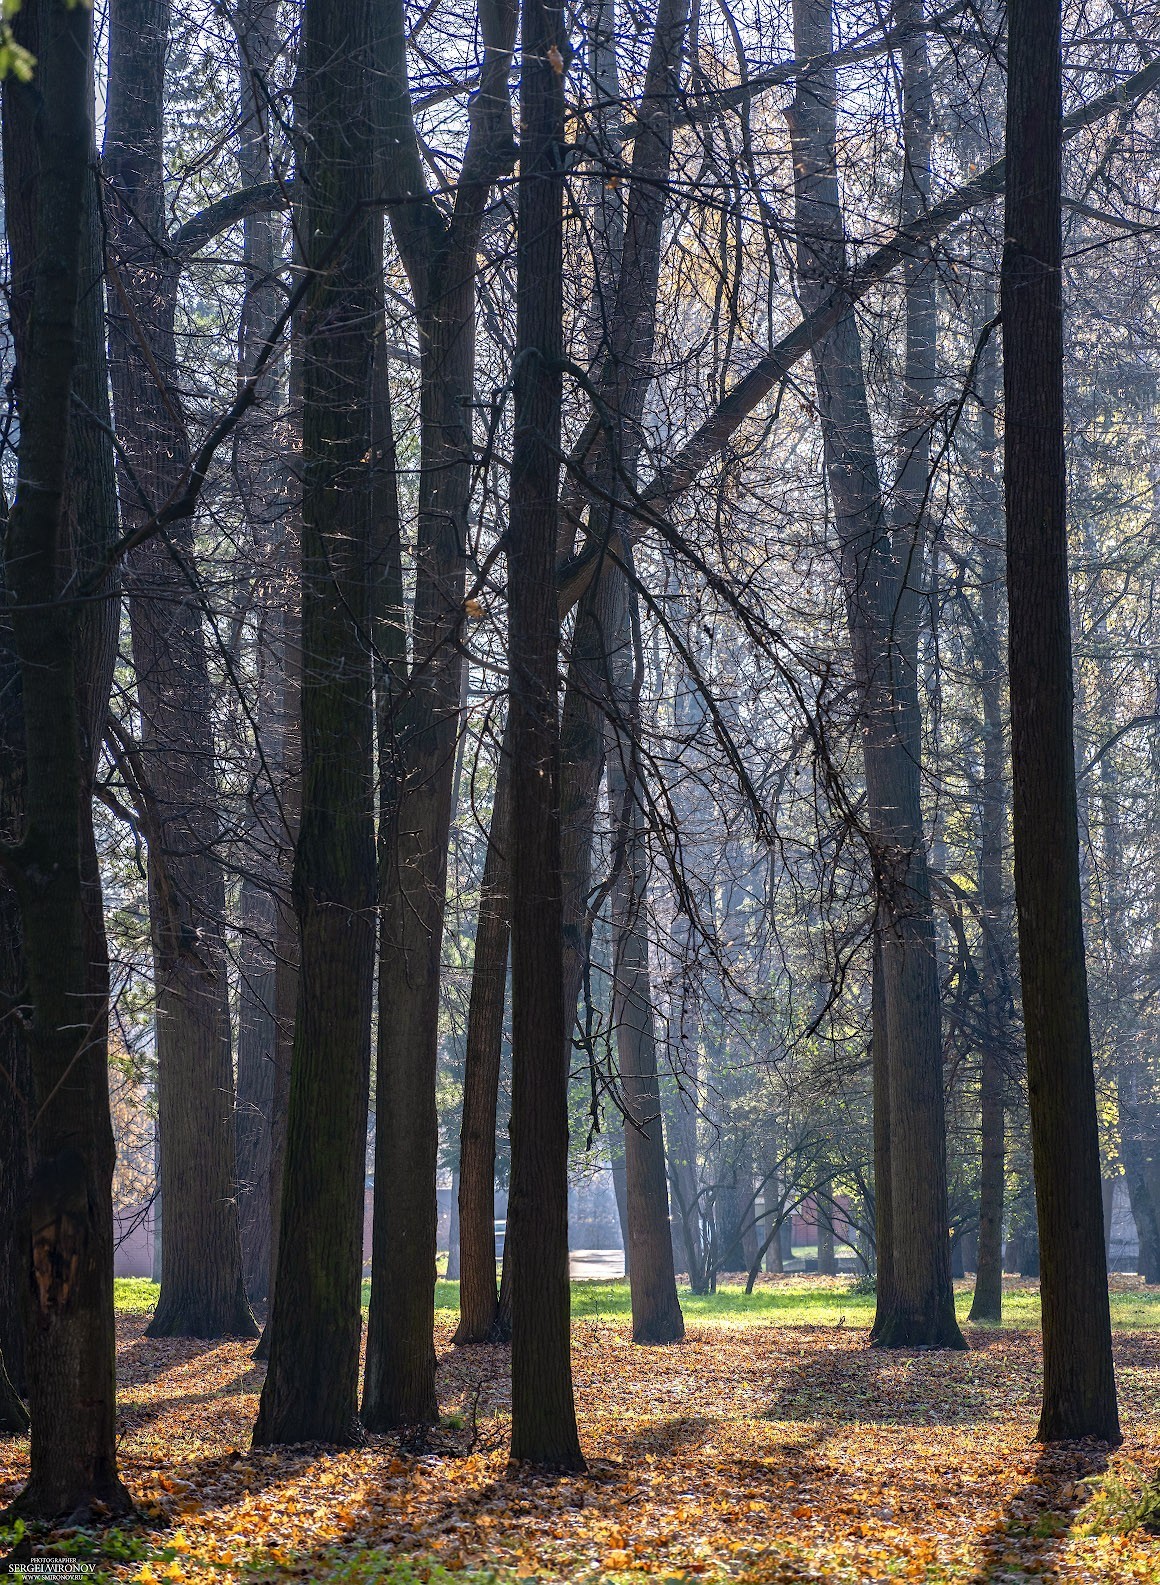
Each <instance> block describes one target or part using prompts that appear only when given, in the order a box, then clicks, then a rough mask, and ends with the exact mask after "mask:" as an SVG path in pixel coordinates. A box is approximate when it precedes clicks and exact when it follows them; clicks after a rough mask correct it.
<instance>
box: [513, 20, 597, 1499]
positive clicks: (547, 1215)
mask: <svg viewBox="0 0 1160 1585" xmlns="http://www.w3.org/2000/svg"><path fill="white" fill-rule="evenodd" d="M567 48H568V40H567V34H566V31H565V23H564V15H563V9H562V7H561V6H559V5H558V4H553V3H550V0H524V4H523V9H522V27H521V56H520V126H521V129H522V130H521V139H520V174H519V221H518V227H517V243H516V357H515V369H516V373H515V436H514V441H513V446H512V473H511V526H510V531H509V532H510V540H509V548H508V678H509V682H508V687H509V695H508V701H509V702H508V713H509V718H510V720H511V723H512V771H513V774H512V828H511V829H512V872H511V927H512V933H511V951H512V1118H511V1147H512V1172H511V1196H510V1208H511V1211H512V1213H513V1216H514V1220H515V1221H516V1223H517V1225H518V1227H519V1233H520V1236H519V1238H518V1240H517V1242H516V1243H515V1245H514V1247H513V1248H512V1250H511V1252H510V1259H511V1286H512V1440H511V1460H512V1463H513V1464H515V1465H518V1464H533V1465H538V1466H540V1467H548V1468H552V1469H562V1470H583V1468H584V1458H583V1455H582V1454H581V1452H580V1439H579V1435H578V1432H577V1429H576V1409H575V1403H574V1400H573V1394H572V1359H571V1288H570V1283H569V1278H568V1068H567V1065H566V1064H565V1063H564V1062H563V1061H562V1060H561V1057H562V1053H563V1050H564V1045H565V1037H566V1033H567V1024H566V1012H565V1002H564V986H563V973H562V970H563V901H562V883H561V851H560V803H559V785H560V783H559V776H560V728H559V719H558V715H557V696H556V671H557V664H558V652H559V642H560V621H559V615H558V612H557V598H556V576H555V570H556V545H557V539H558V535H559V462H558V457H559V450H560V408H561V393H562V375H561V368H562V361H563V351H564V346H563V340H564V337H563V313H564V294H563V237H564V165H565V160H564V78H563V70H564V68H563V61H564V54H565V52H566V51H567Z"/></svg>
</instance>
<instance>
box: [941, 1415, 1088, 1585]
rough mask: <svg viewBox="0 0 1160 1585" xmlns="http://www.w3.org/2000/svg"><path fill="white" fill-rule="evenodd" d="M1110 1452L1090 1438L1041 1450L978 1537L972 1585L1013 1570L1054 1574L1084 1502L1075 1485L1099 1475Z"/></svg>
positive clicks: (988, 1583)
mask: <svg viewBox="0 0 1160 1585" xmlns="http://www.w3.org/2000/svg"><path fill="white" fill-rule="evenodd" d="M1108 1452H1109V1449H1108V1447H1107V1444H1106V1443H1104V1442H1094V1441H1090V1440H1089V1441H1083V1442H1060V1443H1055V1444H1052V1445H1051V1446H1049V1447H1044V1448H1042V1449H1041V1450H1040V1453H1039V1456H1038V1458H1037V1459H1036V1461H1035V1466H1034V1468H1033V1470H1032V1472H1031V1474H1030V1475H1029V1476H1028V1477H1027V1479H1026V1480H1025V1481H1024V1482H1023V1484H1022V1485H1021V1486H1020V1487H1019V1488H1018V1489H1017V1490H1016V1492H1015V1493H1014V1494H1013V1496H1012V1497H1011V1499H1010V1501H1009V1502H1008V1504H1007V1506H1006V1507H1005V1508H1004V1510H1003V1513H1002V1516H1001V1517H1000V1519H999V1520H998V1522H997V1523H996V1524H994V1525H993V1526H992V1527H991V1528H990V1529H989V1530H988V1531H987V1532H986V1533H985V1534H984V1535H983V1536H981V1537H980V1539H979V1543H978V1545H979V1551H980V1553H981V1561H980V1563H979V1566H978V1569H977V1571H976V1573H975V1574H973V1575H972V1576H971V1582H970V1585H992V1582H995V1581H999V1580H1006V1579H1008V1578H1010V1577H1011V1575H1012V1574H1013V1573H1015V1574H1017V1575H1018V1577H1022V1576H1023V1575H1024V1574H1026V1575H1030V1574H1035V1575H1037V1576H1040V1577H1042V1578H1045V1579H1046V1578H1051V1577H1053V1576H1052V1575H1050V1574H1049V1573H1048V1570H1049V1569H1050V1567H1051V1564H1052V1559H1053V1557H1054V1555H1055V1553H1056V1551H1057V1549H1058V1547H1059V1545H1060V1542H1061V1541H1062V1540H1063V1538H1064V1537H1065V1536H1066V1535H1067V1532H1068V1530H1069V1529H1070V1527H1071V1523H1072V1521H1073V1519H1074V1517H1075V1514H1076V1511H1077V1510H1078V1509H1079V1508H1080V1507H1081V1506H1082V1505H1083V1503H1084V1501H1085V1495H1084V1493H1083V1492H1082V1491H1080V1492H1077V1491H1076V1489H1075V1488H1076V1484H1077V1482H1081V1481H1085V1480H1087V1479H1089V1478H1090V1477H1091V1476H1093V1475H1102V1474H1103V1473H1104V1471H1105V1470H1106V1469H1107V1467H1108Z"/></svg>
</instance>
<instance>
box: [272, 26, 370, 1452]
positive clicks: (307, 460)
mask: <svg viewBox="0 0 1160 1585" xmlns="http://www.w3.org/2000/svg"><path fill="white" fill-rule="evenodd" d="M380 60H381V55H380V40H379V36H378V31H377V10H376V7H375V6H374V5H373V4H372V0H355V3H352V4H350V5H348V6H345V7H342V8H339V7H336V6H334V5H333V4H330V3H329V0H309V3H308V4H307V6H306V10H305V15H304V20H303V35H302V58H301V65H300V73H301V87H300V94H301V101H300V102H301V106H302V123H303V131H304V136H303V144H302V147H303V156H302V159H303V180H302V183H301V187H300V191H301V194H302V198H301V202H300V204H299V207H298V212H297V215H296V230H297V235H298V236H299V237H300V238H301V239H302V244H301V245H302V249H303V267H304V268H305V269H307V270H308V271H310V272H311V285H310V288H309V290H308V291H307V293H306V296H305V298H304V299H303V304H302V310H301V324H300V331H301V338H302V656H303V666H302V684H301V700H302V707H301V720H302V823H301V830H300V832H299V836H298V843H297V852H296V855H295V864H294V906H295V912H296V915H297V919H298V933H299V949H300V964H299V974H298V1002H297V1018H296V1021H295V1029H294V1050H293V1059H292V1063H291V1072H290V1092H289V1099H288V1117H287V1131H286V1158H285V1167H284V1173H283V1188H282V1201H281V1214H280V1222H279V1235H278V1264H277V1276H276V1283H275V1291H274V1302H273V1310H272V1315H271V1322H270V1327H269V1340H268V1343H269V1355H270V1364H269V1369H268V1372H267V1376H266V1382H265V1386H264V1387H263V1389H262V1398H261V1404H260V1407H259V1411H258V1420H257V1424H256V1425H255V1427H254V1443H255V1445H264V1444H269V1443H276V1442H304V1441H320V1442H331V1443H348V1442H351V1441H353V1440H355V1439H356V1438H357V1436H358V1434H359V1433H358V1417H357V1403H358V1366H359V1344H360V1333H361V1325H360V1287H361V1278H362V1221H363V1182H364V1176H365V1158H366V1126H367V1098H368V1088H369V1082H370V1017H371V997H372V988H373V973H374V858H375V854H374V801H373V800H374V790H373V784H372V761H373V730H374V708H373V690H372V675H371V657H370V648H369V645H368V642H367V639H368V633H369V624H370V620H371V613H372V604H371V565H370V563H371V538H372V527H373V525H372V505H373V501H374V493H373V486H374V477H375V475H374V470H373V469H371V468H369V467H367V465H366V459H367V455H368V452H369V451H370V449H371V446H372V443H373V439H374V434H373V430H374V426H373V421H372V411H373V401H372V392H373V383H372V382H373V363H374V336H373V327H374V326H375V325H376V324H377V322H378V320H377V316H378V311H379V304H380V297H381V272H382V229H381V224H380V222H379V220H378V218H377V216H376V215H375V213H374V211H373V210H372V209H371V208H370V206H369V203H368V199H369V198H370V196H371V193H372V190H373V189H374V188H375V186H376V159H377V157H378V154H379V152H380V147H381V145H380V137H381V115H380V111H379V93H380V87H379V81H380V80H379V65H380ZM338 107H341V115H338V114H336V111H337V109H338ZM368 331H370V332H371V333H368Z"/></svg>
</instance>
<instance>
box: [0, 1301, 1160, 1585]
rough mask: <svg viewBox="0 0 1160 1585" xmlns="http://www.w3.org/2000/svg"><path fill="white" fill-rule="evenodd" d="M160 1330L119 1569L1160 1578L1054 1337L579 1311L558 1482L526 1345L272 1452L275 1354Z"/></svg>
mask: <svg viewBox="0 0 1160 1585" xmlns="http://www.w3.org/2000/svg"><path fill="white" fill-rule="evenodd" d="M144 1326H145V1319H144V1318H143V1317H125V1318H123V1319H122V1321H121V1324H120V1347H119V1373H120V1380H121V1383H122V1389H121V1390H122V1399H121V1421H122V1434H121V1461H122V1471H123V1473H124V1476H125V1478H126V1480H127V1482H128V1483H129V1485H130V1487H131V1489H132V1490H133V1492H134V1494H135V1496H136V1497H137V1499H138V1502H139V1504H140V1508H141V1515H142V1517H141V1521H140V1523H139V1524H138V1525H136V1526H133V1527H130V1528H129V1529H127V1530H125V1531H123V1532H121V1533H119V1534H118V1535H117V1536H115V1537H113V1538H112V1539H111V1540H110V1539H108V1538H106V1540H105V1541H103V1542H101V1543H100V1554H99V1555H100V1558H101V1561H100V1565H99V1566H100V1569H101V1572H102V1573H104V1574H105V1575H106V1576H107V1577H109V1578H116V1579H124V1580H134V1581H137V1582H139V1585H153V1582H162V1581H181V1580H189V1581H207V1580H218V1581H220V1580H222V1579H223V1578H229V1577H233V1576H236V1575H239V1574H243V1573H244V1574H246V1576H247V1577H248V1578H251V1579H282V1578H285V1579H290V1578H293V1577H299V1578H311V1579H326V1578H334V1579H336V1580H343V1581H351V1582H357V1585H362V1582H364V1581H369V1580H372V1579H381V1580H383V1581H393V1580H400V1581H401V1580H416V1581H419V1580H423V1579H426V1578H427V1577H428V1576H430V1577H432V1578H435V1579H439V1580H447V1581H449V1582H450V1581H451V1580H454V1579H455V1578H456V1577H457V1575H456V1571H458V1570H460V1569H462V1570H464V1571H480V1573H479V1574H475V1573H471V1572H468V1573H467V1574H466V1577H467V1578H471V1579H476V1578H480V1577H483V1578H487V1577H489V1573H488V1571H491V1573H492V1574H493V1576H494V1577H495V1578H496V1579H498V1580H502V1581H506V1580H508V1579H521V1578H531V1577H541V1578H544V1579H548V1580H555V1581H567V1582H573V1581H586V1580H593V1581H595V1580H600V1581H605V1580H614V1581H617V1582H620V1581H629V1580H634V1579H635V1580H640V1581H642V1582H643V1581H644V1580H646V1579H652V1580H657V1579H660V1580H666V1581H674V1580H684V1579H688V1580H711V1581H712V1580H718V1581H722V1580H730V1581H734V1580H736V1581H744V1582H746V1585H774V1582H776V1581H794V1580H798V1581H803V1580H809V1581H817V1582H829V1581H833V1582H835V1585H838V1582H840V1585H854V1582H862V1581H868V1580H874V1581H877V1580H887V1579H895V1578H897V1579H904V1580H923V1581H928V1582H931V1585H934V1582H936V1581H952V1580H968V1581H979V1582H982V1581H996V1582H1003V1581H1011V1582H1014V1581H1020V1580H1026V1579H1029V1578H1033V1577H1037V1578H1042V1579H1048V1580H1088V1581H1095V1582H1100V1585H1116V1582H1120V1581H1140V1580H1145V1581H1147V1580H1151V1581H1160V1539H1157V1538H1156V1537H1155V1536H1153V1535H1152V1534H1150V1533H1149V1532H1148V1531H1147V1530H1146V1529H1143V1528H1139V1527H1137V1528H1132V1527H1131V1526H1127V1527H1121V1528H1119V1529H1117V1528H1116V1527H1114V1526H1111V1525H1109V1524H1106V1523H1100V1522H1087V1520H1088V1518H1089V1517H1090V1515H1091V1514H1092V1513H1096V1514H1097V1518H1098V1509H1099V1503H1098V1502H1096V1503H1095V1504H1093V1503H1092V1502H1091V1495H1092V1491H1093V1484H1092V1483H1093V1481H1094V1482H1095V1483H1096V1486H1095V1488H1094V1489H1096V1490H1098V1489H1099V1480H1100V1477H1101V1472H1102V1471H1104V1469H1105V1467H1106V1465H1107V1463H1108V1460H1107V1458H1106V1455H1105V1454H1104V1453H1103V1452H1102V1451H1101V1450H1100V1449H1099V1448H1096V1447H1084V1446H1075V1447H1070V1448H1065V1449H1049V1450H1044V1449H1042V1448H1039V1447H1037V1446H1036V1445H1035V1443H1034V1441H1033V1435H1034V1430H1035V1419H1036V1407H1037V1395H1038V1389H1039V1373H1040V1360H1039V1339H1038V1334H1037V1333H1035V1332H1032V1331H1027V1330H1005V1331H992V1330H988V1331H982V1330H978V1329H976V1330H973V1331H971V1333H970V1342H971V1350H970V1352H969V1353H966V1354H929V1353H927V1354H922V1353H916V1354H911V1353H877V1352H872V1351H871V1350H869V1349H868V1348H867V1347H866V1343H865V1338H864V1336H863V1335H862V1334H861V1333H860V1332H858V1331H856V1330H854V1329H852V1328H849V1327H845V1328H839V1327H817V1326H775V1325H769V1324H756V1325H749V1326H736V1325H731V1326H727V1327H711V1326H694V1327H691V1328H690V1335H689V1338H688V1341H687V1342H685V1343H684V1344H682V1345H680V1346H677V1347H672V1348H650V1349H642V1348H637V1347H634V1345H633V1343H632V1341H631V1338H630V1335H629V1331H628V1328H627V1326H626V1325H623V1324H620V1323H610V1322H607V1321H578V1322H577V1323H576V1327H575V1334H574V1342H575V1350H574V1362H573V1368H574V1372H575V1381H576V1393H577V1400H578V1404H579V1409H580V1419H581V1434H582V1438H583V1442H584V1447H585V1449H586V1452H587V1455H588V1458H589V1461H590V1469H589V1473H588V1474H587V1475H586V1476H584V1477H583V1478H576V1477H571V1478H568V1479H562V1480H548V1479H534V1478H528V1477H527V1476H520V1477H510V1476H509V1475H508V1474H507V1472H506V1467H505V1466H506V1450H507V1432H508V1425H507V1412H508V1385H507V1364H508V1361H507V1356H506V1352H505V1351H504V1350H502V1349H495V1348H473V1349H455V1348H452V1347H451V1342H450V1328H449V1327H447V1328H445V1329H444V1330H443V1332H442V1335H441V1336H440V1338H439V1344H440V1391H441V1402H442V1403H443V1405H444V1408H445V1411H446V1413H445V1419H444V1423H443V1424H442V1425H441V1426H440V1427H438V1428H436V1429H431V1430H429V1431H427V1432H426V1433H416V1434H414V1435H413V1436H411V1437H404V1438H385V1437H371V1438H368V1440H367V1443H366V1445H365V1446H364V1447H362V1448H359V1449H357V1450H353V1451H348V1452H335V1451H331V1450H326V1449H322V1448H311V1447H305V1448H294V1449H284V1450H273V1451H270V1450H263V1451H260V1452H250V1451H249V1450H248V1446H249V1432H250V1427H251V1425H252V1423H253V1419H254V1415H255V1411H256V1409H257V1395H258V1392H259V1390H260V1386H261V1370H260V1367H257V1366H255V1365H254V1364H253V1362H252V1360H251V1358H250V1351H251V1350H250V1345H247V1344H240V1343H220V1344H203V1343H197V1342H188V1341H185V1342H169V1341H164V1342H155V1341H151V1340H149V1339H147V1338H145V1337H144V1336H143V1331H144ZM1116 1355H1117V1367H1118V1373H1119V1382H1120V1391H1121V1412H1122V1419H1123V1424H1124V1429H1125V1437H1126V1440H1125V1446H1124V1449H1123V1450H1122V1452H1121V1453H1119V1454H1117V1455H1115V1458H1114V1460H1113V1465H1114V1467H1115V1468H1119V1467H1121V1465H1122V1468H1124V1469H1127V1470H1135V1471H1148V1470H1150V1471H1152V1472H1156V1471H1157V1470H1158V1469H1160V1354H1158V1350H1157V1339H1156V1336H1155V1334H1154V1333H1148V1332H1127V1333H1121V1334H1119V1335H1118V1336H1117V1340H1116ZM25 1462H26V1444H24V1443H21V1442H16V1441H9V1442H0V1499H2V1498H4V1497H5V1496H7V1495H10V1494H11V1493H12V1492H14V1491H15V1489H16V1487H17V1485H18V1483H19V1481H20V1478H21V1476H22V1473H23V1470H24V1467H25ZM1113 1478H1115V1473H1114V1470H1113ZM1085 1505H1086V1506H1085ZM54 1540H55V1544H57V1545H60V1546H63V1547H65V1548H69V1547H71V1548H73V1549H74V1550H79V1551H81V1552H85V1550H86V1548H89V1549H91V1547H92V1545H93V1543H92V1541H91V1540H90V1539H89V1538H88V1537H84V1536H79V1537H78V1536H72V1537H70V1536H68V1535H67V1534H66V1535H63V1536H60V1535H58V1536H57V1537H55V1538H54ZM41 1545H42V1543H40V1542H38V1543H37V1546H38V1549H39V1548H40V1547H41ZM118 1557H119V1558H120V1560H118ZM404 1557H409V1558H411V1559H413V1563H412V1566H411V1567H408V1568H406V1569H405V1570H404V1569H403V1567H402V1565H401V1563H400V1561H399V1560H400V1559H401V1558H404ZM412 1569H413V1572H412ZM440 1569H443V1570H446V1571H448V1573H446V1574H441V1573H440V1572H439V1570H440Z"/></svg>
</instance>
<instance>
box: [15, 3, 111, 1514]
mask: <svg viewBox="0 0 1160 1585" xmlns="http://www.w3.org/2000/svg"><path fill="white" fill-rule="evenodd" d="M24 25H25V26H27V27H29V29H30V30H32V31H33V36H34V37H35V42H36V47H37V78H36V92H37V114H36V120H35V139H36V141H35V148H36V157H37V165H38V175H37V180H36V215H35V228H34V237H35V253H34V258H35V264H34V266H33V267H32V269H31V270H30V271H29V274H28V277H27V280H28V284H29V288H30V290H29V313H28V319H27V339H26V348H27V356H26V359H25V366H24V369H23V371H22V375H21V414H20V416H21V425H20V453H19V476H18V484H17V495H16V501H15V504H14V507H13V511H12V516H11V518H10V521H9V524H8V532H7V535H6V544H5V558H6V568H5V571H6V585H7V593H8V600H9V609H10V612H11V622H12V636H13V642H14V646H15V650H16V655H17V659H18V663H19V667H20V679H21V692H22V707H23V715H24V745H25V766H26V782H25V791H26V811H27V813H26V818H25V820H24V825H23V833H22V837H21V840H20V842H19V843H18V844H17V845H15V846H10V847H8V848H7V849H6V851H5V859H6V868H7V870H8V873H9V878H10V880H11V881H12V883H13V884H14V886H15V889H16V892H17V896H18V899H19V902H20V910H21V922H22V927H23V945H24V952H25V959H26V964H27V986H28V1008H29V1016H28V1019H27V1024H26V1032H27V1047H28V1058H29V1079H30V1099H31V1106H32V1108H33V1116H34V1122H33V1126H32V1129H31V1158H32V1173H31V1182H30V1188H29V1196H28V1217H27V1221H26V1222H25V1224H24V1225H25V1227H26V1228H27V1229H28V1231H29V1232H30V1235H31V1237H30V1241H29V1243H28V1244H26V1245H25V1249H26V1255H25V1261H26V1264H25V1281H26V1283H27V1304H28V1307H29V1316H30V1325H29V1330H28V1338H27V1345H28V1378H29V1397H30V1402H31V1409H32V1421H33V1427H32V1464H31V1470H30V1474H29V1479H28V1483H27V1485H26V1486H25V1488H24V1490H23V1491H22V1492H21V1494H20V1495H19V1497H18V1498H17V1499H16V1501H15V1503H14V1504H13V1505H12V1507H11V1508H10V1509H9V1510H8V1517H12V1516H13V1515H15V1514H17V1513H19V1514H22V1515H25V1516H28V1517H31V1518H36V1519H45V1520H59V1519H60V1518H62V1517H63V1516H72V1517H74V1518H75V1520H76V1521H78V1522H81V1523H86V1522H91V1521H92V1519H93V1518H94V1516H95V1514H96V1513H99V1512H101V1511H106V1512H109V1511H111V1512H113V1513H122V1512H125V1511H126V1510H127V1509H129V1508H130V1507H131V1503H130V1499H129V1495H128V1493H127V1492H126V1490H125V1488H124V1486H123V1485H122V1484H121V1482H120V1480H119V1478H118V1476H117V1463H116V1427H115V1409H116V1404H115V1382H114V1337H115V1334H114V1319H113V1294H112V1273H113V1215H112V1171H113V1133H112V1126H111V1122H110V1116H109V1095H108V1075H107V1062H108V964H107V958H106V955H105V943H104V929H103V916H102V913H101V909H100V900H99V880H98V879H97V875H96V864H95V845H94V841H93V834H92V812H91V799H90V794H89V785H90V776H91V756H92V750H91V744H90V741H89V734H90V732H91V730H92V700H93V698H94V696H95V695H96V694H97V693H98V692H99V690H100V688H101V687H102V686H103V679H102V677H101V674H100V672H99V670H98V669H97V668H96V667H94V668H93V670H92V671H91V672H90V673H88V674H87V675H85V676H84V677H83V679H82V671H81V668H82V665H83V664H84V663H85V662H90V663H91V662H92V661H93V658H94V657H93V654H92V652H91V651H90V650H89V647H88V645H87V643H86V641H85V635H84V627H85V621H84V620H82V612H83V611H84V603H82V602H79V601H78V602H76V603H72V602H66V601H65V600H64V599H62V597H61V591H62V587H66V586H68V585H69V584H70V583H71V582H72V578H73V577H75V576H76V575H77V574H78V573H82V572H84V573H87V574H89V575H91V574H92V571H93V567H92V565H91V563H90V565H88V566H86V559H87V557H86V551H88V552H90V553H91V551H92V549H93V546H92V544H91V543H88V544H86V536H87V535H91V534H93V532H94V530H95V531H96V532H97V533H98V534H103V535H104V536H105V539H104V545H103V546H102V547H101V549H106V548H107V546H108V543H109V537H110V536H111V534H112V532H113V531H114V525H113V524H112V523H110V522H107V521H98V522H97V523H94V522H93V521H92V520H85V519H80V518H78V519H77V520H76V525H75V530H73V529H71V528H70V520H69V519H70V509H69V496H68V490H69V477H68V475H69V461H70V450H71V448H70V446H69V444H68V437H69V434H70V407H71V394H72V387H73V381H74V377H77V375H78V373H79V367H80V362H81V360H83V359H84V357H85V356H86V355H87V354H91V352H92V348H91V346H89V345H88V344H87V341H86V338H85V335H84V324H83V321H82V320H81V318H80V315H79V313H78V303H79V297H80V288H81V285H82V282H83V281H85V280H86V278H88V277H89V275H90V263H91V261H90V256H89V244H90V241H91V238H92V235H93V232H92V230H91V228H90V227H89V226H88V225H87V221H88V220H90V219H91V217H92V215H93V212H94V211H93V209H92V207H91V205H90V203H89V200H88V197H87V189H88V186H89V181H90V160H91V151H92V138H93V133H92V115H91V93H92V79H91V44H92V36H91V15H90V13H89V12H88V11H87V10H86V9H85V8H84V7H81V6H77V7H74V8H71V9H70V8H67V7H66V6H65V5H63V4H60V3H45V0H39V3H37V4H35V5H32V6H26V7H25V18H24ZM70 541H71V543H70ZM101 592H102V593H105V594H106V595H108V596H109V602H110V604H111V603H112V596H111V590H110V589H109V587H108V584H107V580H106V583H105V585H103V586H101ZM93 604H94V606H96V607H100V606H102V605H103V604H104V602H102V601H100V600H97V601H94V602H93ZM103 711H104V704H103V702H102V704H101V714H102V715H103ZM94 893H95V895H94ZM78 1014H79V1016H78ZM78 1028H79V1030H80V1031H81V1033H80V1035H79V1042H80V1043H79V1045H78ZM102 1505H103V1509H102Z"/></svg>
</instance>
